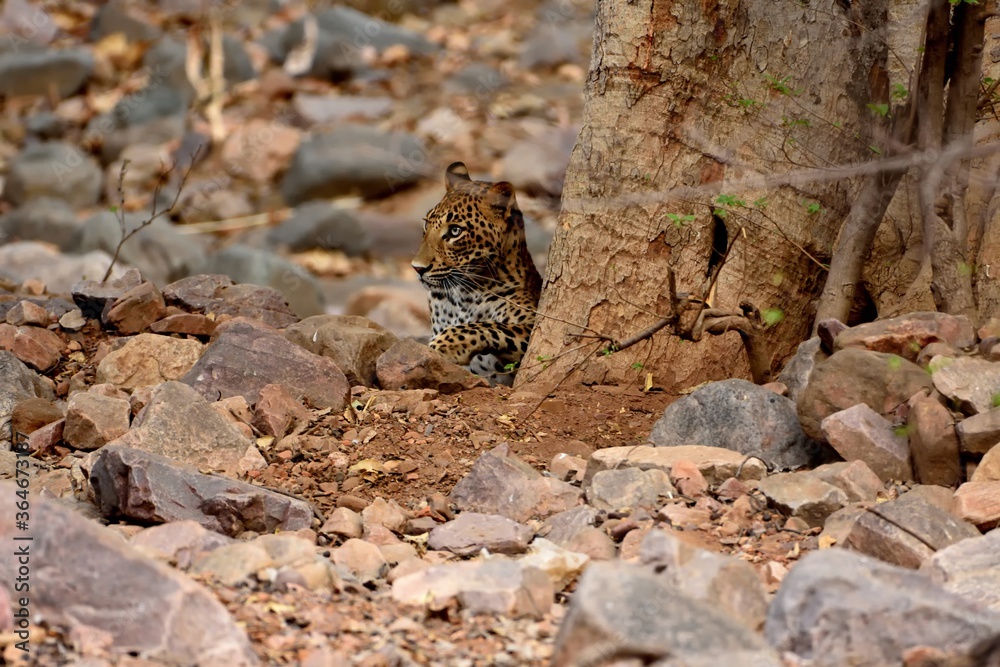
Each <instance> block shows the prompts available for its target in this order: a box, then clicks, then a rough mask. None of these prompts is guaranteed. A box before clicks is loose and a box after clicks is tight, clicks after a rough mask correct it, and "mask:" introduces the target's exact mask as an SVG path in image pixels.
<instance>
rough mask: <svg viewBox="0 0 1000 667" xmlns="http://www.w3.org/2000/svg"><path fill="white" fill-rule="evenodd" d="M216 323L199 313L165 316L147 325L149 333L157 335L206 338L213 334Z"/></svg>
mask: <svg viewBox="0 0 1000 667" xmlns="http://www.w3.org/2000/svg"><path fill="white" fill-rule="evenodd" d="M217 326H218V322H216V321H215V320H213V319H211V318H209V317H207V316H206V315H201V314H200V313H177V314H174V315H167V316H166V317H164V318H163V319H162V320H158V321H156V322H153V323H152V324H151V325H149V329H150V331H153V332H154V333H158V334H185V335H188V336H199V337H201V338H208V337H209V336H211V335H212V334H213V333H215V327H217Z"/></svg>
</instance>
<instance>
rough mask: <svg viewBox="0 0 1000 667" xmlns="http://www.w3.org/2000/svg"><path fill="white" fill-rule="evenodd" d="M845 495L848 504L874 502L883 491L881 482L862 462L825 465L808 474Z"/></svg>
mask: <svg viewBox="0 0 1000 667" xmlns="http://www.w3.org/2000/svg"><path fill="white" fill-rule="evenodd" d="M808 474H811V475H813V476H814V477H816V478H818V479H821V480H823V481H824V482H826V483H827V484H833V485H834V486H835V487H837V488H838V489H840V490H841V491H843V492H844V493H846V494H847V500H848V502H852V503H856V502H860V501H865V502H874V501H875V499H876V498H877V497H878V494H879V492H880V491H883V490H884V488H885V487H884V485H883V484H882V480H880V479H879V477H878V475H876V474H875V471H873V470H872V469H871V468H870V467H869V466H868V464H867V463H865V462H864V461H848V462H841V463H827V464H826V465H822V466H820V467H818V468H816V469H815V470H813V471H811V472H810V473H808Z"/></svg>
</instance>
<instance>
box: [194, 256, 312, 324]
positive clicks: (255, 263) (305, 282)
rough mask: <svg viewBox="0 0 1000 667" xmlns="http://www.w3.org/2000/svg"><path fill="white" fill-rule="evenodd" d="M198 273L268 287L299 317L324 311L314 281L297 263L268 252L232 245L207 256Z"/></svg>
mask: <svg viewBox="0 0 1000 667" xmlns="http://www.w3.org/2000/svg"><path fill="white" fill-rule="evenodd" d="M197 273H203V274H222V275H226V276H229V277H230V278H232V279H233V281H235V282H238V283H247V284H250V285H263V286H265V287H271V288H273V289H275V290H277V291H278V292H280V293H281V295H282V296H283V297H284V298H285V300H286V301H287V302H288V305H289V306H290V307H291V309H292V312H293V313H295V314H296V315H298V316H299V317H309V316H311V315H319V314H320V313H322V312H323V295H322V293H321V292H320V289H319V285H318V283H317V282H316V279H315V278H314V277H313V276H312V275H311V274H310V273H309V272H308V271H306V270H305V269H303V268H302V267H300V266H299V265H298V264H295V263H294V262H291V261H289V260H287V259H285V258H284V257H282V256H280V255H277V254H275V253H273V252H271V251H269V250H258V249H256V248H251V247H249V246H245V245H240V244H234V245H230V246H227V247H225V248H223V249H222V250H220V251H218V252H216V253H213V254H211V255H209V256H208V257H207V258H206V259H205V261H204V262H203V263H202V264H200V266H199V269H198V271H197Z"/></svg>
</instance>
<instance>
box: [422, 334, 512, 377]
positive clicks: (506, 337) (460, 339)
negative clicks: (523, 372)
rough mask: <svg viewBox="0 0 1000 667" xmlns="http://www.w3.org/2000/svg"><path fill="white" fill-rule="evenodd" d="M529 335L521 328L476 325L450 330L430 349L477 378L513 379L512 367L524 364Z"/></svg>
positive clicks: (432, 344) (431, 344) (438, 336)
mask: <svg viewBox="0 0 1000 667" xmlns="http://www.w3.org/2000/svg"><path fill="white" fill-rule="evenodd" d="M530 335H531V331H530V330H529V329H528V328H527V327H525V326H522V325H519V324H498V323H496V322H473V323H472V324H459V325H457V326H453V327H448V328H447V329H445V330H444V331H442V332H441V333H439V334H438V335H437V336H434V338H432V339H431V342H430V346H431V348H433V349H435V350H437V351H438V352H440V353H441V354H442V355H444V357H445V358H446V359H448V360H449V361H451V362H453V363H456V364H458V365H460V366H465V367H466V368H468V369H469V370H471V371H472V372H473V373H475V374H476V375H481V376H483V377H491V376H495V375H507V376H510V377H512V375H511V371H510V368H509V366H510V364H515V365H516V364H517V363H519V362H520V361H521V357H522V356H524V351H525V350H527V349H528V337H529V336H530Z"/></svg>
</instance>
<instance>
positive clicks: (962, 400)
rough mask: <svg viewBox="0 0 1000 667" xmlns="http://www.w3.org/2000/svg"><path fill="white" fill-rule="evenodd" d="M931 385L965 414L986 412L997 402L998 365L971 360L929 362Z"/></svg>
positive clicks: (999, 389) (999, 396) (999, 395)
mask: <svg viewBox="0 0 1000 667" xmlns="http://www.w3.org/2000/svg"><path fill="white" fill-rule="evenodd" d="M930 371H931V377H932V378H934V386H935V387H936V388H937V390H938V391H940V392H941V393H942V394H944V395H945V396H947V397H948V398H950V399H951V400H952V401H954V402H955V404H956V405H957V406H958V408H959V410H961V411H962V412H963V413H964V414H966V415H970V416H971V415H976V414H980V413H982V412H987V411H988V410H989V409H990V408H992V407H994V406H996V405H997V401H1000V364H997V363H993V362H990V361H986V360H985V359H974V358H971V357H958V358H954V357H942V356H937V357H934V358H933V359H931V363H930Z"/></svg>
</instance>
